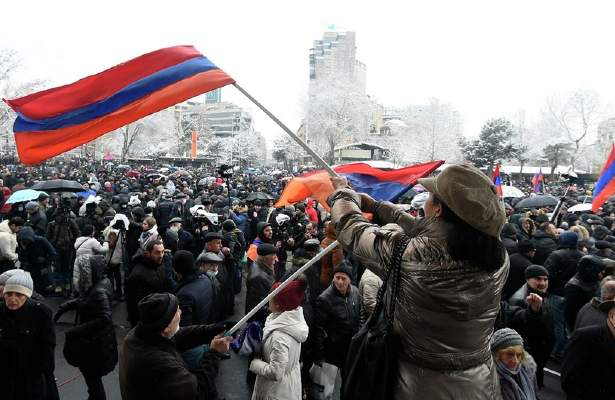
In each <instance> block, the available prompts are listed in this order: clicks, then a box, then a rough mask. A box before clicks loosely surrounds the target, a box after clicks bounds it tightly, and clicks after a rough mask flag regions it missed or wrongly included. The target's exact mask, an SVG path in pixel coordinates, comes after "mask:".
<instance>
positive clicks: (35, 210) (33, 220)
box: [26, 201, 47, 236]
mask: <svg viewBox="0 0 615 400" xmlns="http://www.w3.org/2000/svg"><path fill="white" fill-rule="evenodd" d="M26 212H27V213H28V221H27V222H26V225H27V226H29V227H31V228H32V230H33V231H34V233H36V234H37V235H38V236H45V232H47V215H45V212H44V211H42V210H41V209H40V206H39V204H38V203H37V202H36V201H30V202H28V203H27V204H26Z"/></svg>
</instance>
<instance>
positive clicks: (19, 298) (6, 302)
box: [0, 273, 59, 400]
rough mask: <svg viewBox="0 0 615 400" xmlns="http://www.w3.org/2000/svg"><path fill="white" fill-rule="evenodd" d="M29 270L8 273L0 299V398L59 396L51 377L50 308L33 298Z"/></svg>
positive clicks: (52, 332)
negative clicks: (1, 298)
mask: <svg viewBox="0 0 615 400" xmlns="http://www.w3.org/2000/svg"><path fill="white" fill-rule="evenodd" d="M33 287H34V284H33V282H32V278H31V277H30V274H28V273H18V274H15V275H13V276H11V277H10V278H9V279H8V280H7V281H6V284H5V286H4V294H3V301H2V302H1V303H0V354H1V355H2V362H0V388H1V391H2V396H1V397H2V399H3V400H4V399H6V400H43V399H58V398H59V397H58V391H57V387H56V383H55V380H52V379H53V370H54V349H55V345H56V335H55V330H54V326H53V322H52V319H51V315H52V313H51V310H50V309H49V308H48V307H47V306H46V305H45V304H43V303H41V302H38V301H34V300H32V299H31V298H30V297H31V296H32V291H33Z"/></svg>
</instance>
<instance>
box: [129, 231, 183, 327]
mask: <svg viewBox="0 0 615 400" xmlns="http://www.w3.org/2000/svg"><path fill="white" fill-rule="evenodd" d="M163 259H164V244H163V243H162V241H160V240H153V241H150V242H148V243H147V246H146V247H145V249H144V252H143V254H137V255H136V256H135V258H134V268H133V269H132V271H131V272H130V275H129V276H128V279H126V309H127V311H128V321H130V324H131V325H132V326H133V327H134V326H136V325H137V322H139V309H138V307H137V305H138V304H139V301H141V299H143V298H144V297H146V296H147V295H150V294H152V293H164V292H172V291H173V287H174V284H173V282H171V281H170V279H169V277H168V274H167V272H166V270H165V268H164V265H163Z"/></svg>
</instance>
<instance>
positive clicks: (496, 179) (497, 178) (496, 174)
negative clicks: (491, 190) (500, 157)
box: [491, 163, 504, 198]
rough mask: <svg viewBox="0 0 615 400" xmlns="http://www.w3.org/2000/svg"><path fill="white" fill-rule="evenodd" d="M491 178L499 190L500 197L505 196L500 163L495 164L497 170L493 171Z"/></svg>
mask: <svg viewBox="0 0 615 400" xmlns="http://www.w3.org/2000/svg"><path fill="white" fill-rule="evenodd" d="M491 180H492V181H493V184H494V185H495V187H496V189H497V191H498V196H500V198H502V197H504V193H503V192H502V177H501V176H500V164H499V163H498V164H496V166H495V170H494V171H493V175H492V176H491Z"/></svg>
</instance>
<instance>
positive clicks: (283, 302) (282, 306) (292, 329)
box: [250, 278, 309, 400]
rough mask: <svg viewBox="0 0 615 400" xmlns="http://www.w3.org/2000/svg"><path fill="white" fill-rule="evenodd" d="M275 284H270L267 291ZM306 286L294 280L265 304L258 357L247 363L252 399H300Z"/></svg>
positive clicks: (304, 335) (307, 330) (305, 326)
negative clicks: (251, 378)
mask: <svg viewBox="0 0 615 400" xmlns="http://www.w3.org/2000/svg"><path fill="white" fill-rule="evenodd" d="M279 285H280V283H279V282H276V283H274V284H273V287H272V288H271V290H272V291H273V290H275V289H276V288H277V287H278V286H279ZM306 287H307V283H306V281H305V280H304V279H303V278H300V279H296V280H294V281H292V282H291V283H289V284H288V286H286V287H285V288H284V289H283V290H282V291H280V293H278V294H277V295H276V296H275V297H274V298H273V299H271V300H270V301H269V310H270V311H271V314H269V316H268V317H267V321H266V322H265V327H264V329H263V342H262V343H263V345H262V354H260V355H259V354H256V355H255V358H254V359H253V360H252V362H251V363H250V371H252V372H253V373H255V374H256V383H255V384H254V392H253V393H252V400H273V399H285V400H301V398H302V394H303V391H302V388H301V367H300V365H299V355H300V353H301V343H303V342H305V341H306V340H307V337H308V332H309V329H308V326H307V324H306V322H305V319H304V318H303V310H302V308H301V302H302V301H303V297H304V293H305V289H306Z"/></svg>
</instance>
